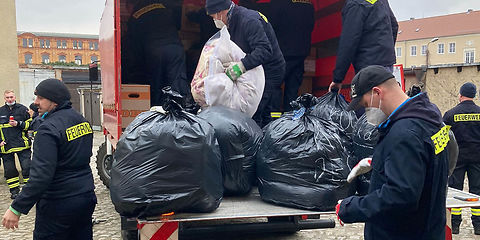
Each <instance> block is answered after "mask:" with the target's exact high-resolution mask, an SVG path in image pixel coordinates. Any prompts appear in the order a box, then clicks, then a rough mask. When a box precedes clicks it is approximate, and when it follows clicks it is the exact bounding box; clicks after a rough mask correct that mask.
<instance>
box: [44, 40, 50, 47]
mask: <svg viewBox="0 0 480 240" xmlns="http://www.w3.org/2000/svg"><path fill="white" fill-rule="evenodd" d="M45 45H46V46H47V48H50V40H48V39H47V40H45Z"/></svg>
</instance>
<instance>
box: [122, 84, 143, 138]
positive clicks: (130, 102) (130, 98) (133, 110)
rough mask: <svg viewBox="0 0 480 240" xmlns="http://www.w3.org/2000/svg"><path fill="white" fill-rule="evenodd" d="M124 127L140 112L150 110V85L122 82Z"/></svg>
mask: <svg viewBox="0 0 480 240" xmlns="http://www.w3.org/2000/svg"><path fill="white" fill-rule="evenodd" d="M120 100H121V103H122V105H121V107H122V111H121V113H120V114H121V116H122V129H123V128H126V127H127V126H128V124H130V123H131V122H132V121H133V119H135V117H137V116H138V114H140V113H142V112H145V111H148V110H150V85H137V84H122V87H121V90H120Z"/></svg>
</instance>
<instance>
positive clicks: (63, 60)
mask: <svg viewBox="0 0 480 240" xmlns="http://www.w3.org/2000/svg"><path fill="white" fill-rule="evenodd" d="M58 61H59V62H61V63H66V62H67V56H65V55H58Z"/></svg>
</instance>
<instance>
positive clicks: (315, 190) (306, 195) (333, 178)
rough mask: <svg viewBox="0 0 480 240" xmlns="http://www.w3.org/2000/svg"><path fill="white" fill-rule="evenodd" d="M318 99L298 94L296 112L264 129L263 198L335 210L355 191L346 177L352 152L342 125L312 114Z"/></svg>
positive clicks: (259, 158) (261, 152) (260, 157)
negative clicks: (344, 136) (340, 129)
mask: <svg viewBox="0 0 480 240" xmlns="http://www.w3.org/2000/svg"><path fill="white" fill-rule="evenodd" d="M314 104H315V98H314V97H313V96H312V95H309V94H306V95H303V96H301V97H299V98H298V99H297V104H293V105H292V106H295V107H296V110H295V111H292V112H289V113H286V114H284V116H282V117H281V118H279V119H277V120H275V121H274V122H271V123H270V124H268V125H267V126H266V127H265V128H264V138H263V141H262V144H261V145H260V149H259V151H258V153H257V176H258V180H259V191H260V195H261V197H262V199H263V200H264V201H267V202H272V203H276V204H281V205H285V206H290V207H296V208H304V209H317V210H332V209H334V207H335V205H336V204H337V201H338V200H339V199H343V198H345V197H348V196H350V195H352V194H353V193H354V189H352V188H351V186H350V184H348V183H347V182H346V179H347V176H348V174H349V172H350V169H349V167H348V164H347V161H348V152H347V151H346V149H345V147H344V146H343V145H342V140H341V138H340V136H339V134H340V133H339V130H338V126H336V125H335V124H333V123H331V122H329V121H326V120H324V119H321V118H318V117H315V116H313V115H311V111H312V109H313V108H312V107H313V106H314Z"/></svg>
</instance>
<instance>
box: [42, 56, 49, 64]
mask: <svg viewBox="0 0 480 240" xmlns="http://www.w3.org/2000/svg"><path fill="white" fill-rule="evenodd" d="M42 63H43V64H47V63H50V56H49V55H48V54H42Z"/></svg>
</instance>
